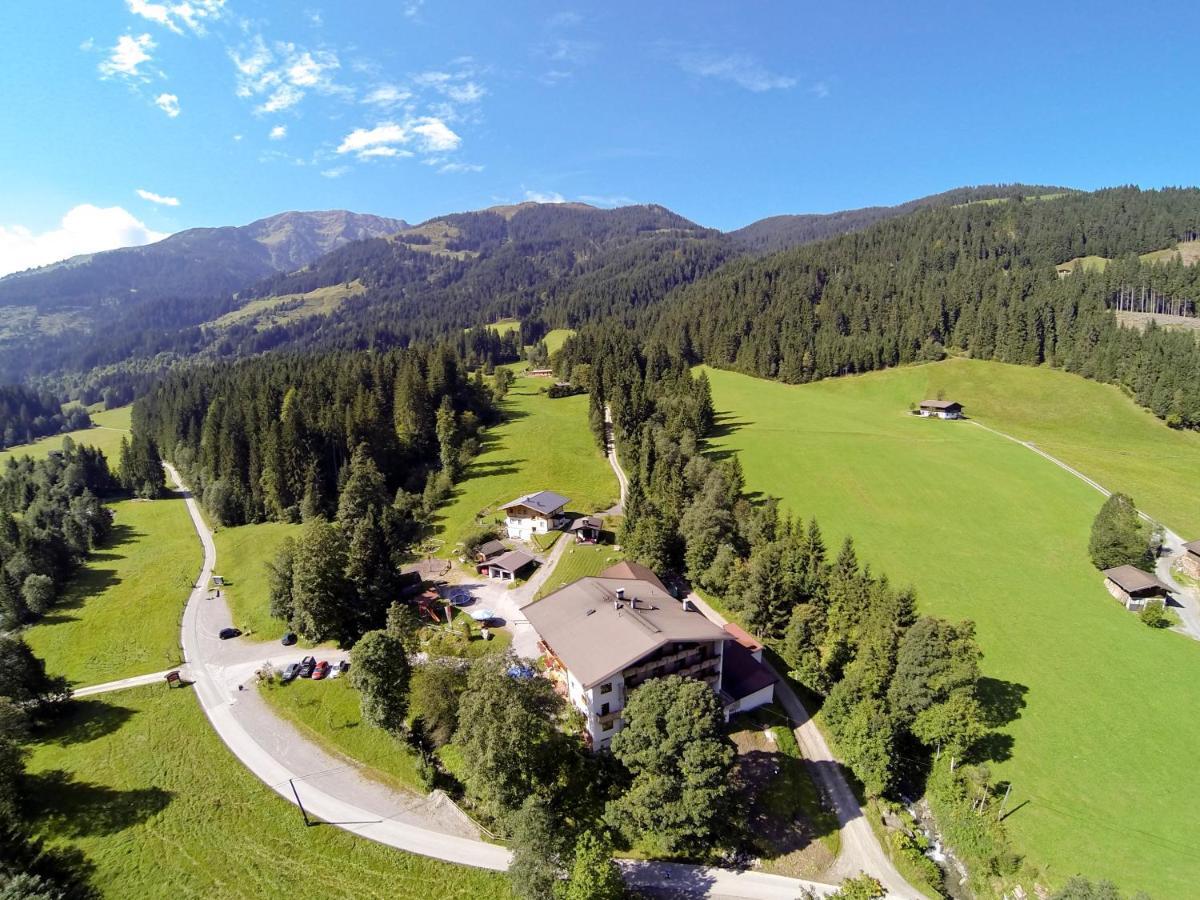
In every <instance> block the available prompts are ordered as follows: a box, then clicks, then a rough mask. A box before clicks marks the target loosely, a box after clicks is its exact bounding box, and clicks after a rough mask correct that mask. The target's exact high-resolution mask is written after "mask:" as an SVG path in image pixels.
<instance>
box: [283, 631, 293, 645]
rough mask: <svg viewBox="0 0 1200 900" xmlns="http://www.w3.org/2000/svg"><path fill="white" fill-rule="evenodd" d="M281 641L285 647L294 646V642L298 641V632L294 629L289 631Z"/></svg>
mask: <svg viewBox="0 0 1200 900" xmlns="http://www.w3.org/2000/svg"><path fill="white" fill-rule="evenodd" d="M279 643H281V644H283V646H285V647H290V646H292V644H294V643H296V633H295V632H294V631H289V632H288V633H287V634H285V635H284V636H283V638H282V639H281V640H280V641H279Z"/></svg>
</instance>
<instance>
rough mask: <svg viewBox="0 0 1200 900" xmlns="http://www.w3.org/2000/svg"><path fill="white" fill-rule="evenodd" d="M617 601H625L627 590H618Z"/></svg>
mask: <svg viewBox="0 0 1200 900" xmlns="http://www.w3.org/2000/svg"><path fill="white" fill-rule="evenodd" d="M617 599H618V600H624V599H625V588H617Z"/></svg>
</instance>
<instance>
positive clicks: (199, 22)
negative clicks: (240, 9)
mask: <svg viewBox="0 0 1200 900" xmlns="http://www.w3.org/2000/svg"><path fill="white" fill-rule="evenodd" d="M126 5H127V6H128V7H129V11H130V12H131V13H133V14H134V15H135V16H141V17H142V18H143V19H147V20H149V21H151V22H154V23H155V24H157V25H162V26H163V27H164V28H169V29H170V30H171V31H173V32H175V33H176V34H183V31H184V28H187V29H188V30H189V31H192V32H194V33H196V34H204V26H205V24H206V23H207V22H209V21H213V22H215V21H216V20H217V19H219V18H221V16H222V14H223V13H224V11H225V0H183V2H181V3H149V2H147V0H126Z"/></svg>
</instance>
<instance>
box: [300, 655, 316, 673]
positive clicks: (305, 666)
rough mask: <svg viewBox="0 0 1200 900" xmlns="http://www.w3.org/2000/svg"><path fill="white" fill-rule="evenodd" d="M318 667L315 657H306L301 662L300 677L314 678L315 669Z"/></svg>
mask: <svg viewBox="0 0 1200 900" xmlns="http://www.w3.org/2000/svg"><path fill="white" fill-rule="evenodd" d="M316 667H317V660H316V658H315V657H312V656H306V657H304V659H302V660H300V677H301V678H312V673H313V669H315V668H316Z"/></svg>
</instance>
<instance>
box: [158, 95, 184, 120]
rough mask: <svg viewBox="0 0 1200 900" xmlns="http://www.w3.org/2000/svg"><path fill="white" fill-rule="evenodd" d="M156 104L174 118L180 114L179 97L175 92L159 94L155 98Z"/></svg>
mask: <svg viewBox="0 0 1200 900" xmlns="http://www.w3.org/2000/svg"><path fill="white" fill-rule="evenodd" d="M154 105H155V106H157V107H158V108H159V109H161V110H162V111H163V112H165V113H166V114H167V115H168V116H169V117H170V118H172V119H174V118H175V117H176V116H178V115H179V98H178V97H176V96H175V95H174V94H159V95H158V96H157V97H155V98H154Z"/></svg>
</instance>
